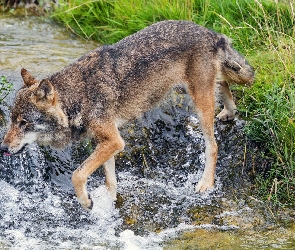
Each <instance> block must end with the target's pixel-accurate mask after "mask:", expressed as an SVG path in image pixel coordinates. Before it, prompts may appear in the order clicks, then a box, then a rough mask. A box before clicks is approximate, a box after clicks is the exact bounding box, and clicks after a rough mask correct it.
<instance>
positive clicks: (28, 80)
mask: <svg viewBox="0 0 295 250" xmlns="http://www.w3.org/2000/svg"><path fill="white" fill-rule="evenodd" d="M20 73H21V75H22V78H23V80H24V84H25V86H26V87H30V86H31V85H33V84H35V83H37V82H38V80H37V79H35V78H34V77H33V76H32V75H31V74H30V73H29V72H28V71H27V70H26V69H24V68H22V69H21V72H20Z"/></svg>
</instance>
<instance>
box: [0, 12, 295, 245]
mask: <svg viewBox="0 0 295 250" xmlns="http://www.w3.org/2000/svg"><path fill="white" fill-rule="evenodd" d="M0 19H1V27H0V50H1V54H0V64H1V69H0V73H1V74H3V75H6V76H8V77H9V79H10V80H11V81H13V82H14V83H16V86H15V88H16V89H17V88H19V87H20V85H21V80H20V79H21V78H20V74H19V71H20V68H21V67H26V68H27V69H28V70H30V71H31V72H32V73H33V74H35V75H36V76H37V77H40V76H44V75H47V74H50V73H52V72H54V71H56V70H59V69H61V68H62V67H63V66H65V65H67V64H68V63H70V62H72V61H73V60H74V59H75V58H77V57H79V56H81V55H82V54H84V53H85V52H86V51H88V50H91V49H93V48H94V47H95V44H91V43H89V42H87V43H86V42H83V41H81V40H77V39H75V38H73V37H71V36H70V35H69V34H68V33H67V32H66V31H65V30H64V29H60V28H57V27H55V26H53V25H52V24H51V23H50V22H47V21H45V22H43V21H41V20H40V19H37V18H31V17H30V18H20V19H18V18H10V17H7V16H0ZM12 96H13V94H12V95H11V97H12ZM11 101H12V100H11V98H10V99H8V104H10V103H11ZM4 111H5V112H6V115H7V107H6V108H5V107H4ZM243 125H244V122H243V121H240V120H236V121H233V122H232V123H221V122H217V123H216V131H217V132H216V138H217V140H218V143H219V160H218V164H217V175H216V179H217V182H216V187H215V189H214V190H213V191H211V192H210V193H205V194H196V193H195V192H194V186H195V184H196V183H197V182H198V180H199V178H200V177H201V173H202V169H203V167H204V144H203V138H202V135H201V134H200V130H199V128H198V119H197V117H196V116H195V115H194V114H193V108H192V105H191V101H190V99H189V98H188V96H187V95H185V94H175V93H174V94H173V95H172V100H169V101H167V102H166V103H165V104H163V105H162V106H161V107H159V108H156V109H155V110H153V111H152V112H148V113H146V114H145V116H144V117H143V118H142V119H139V120H136V121H133V122H132V123H129V124H128V125H127V126H125V127H124V128H123V129H122V136H123V138H124V139H125V141H126V149H125V151H124V152H122V153H121V154H120V155H119V156H118V157H117V159H116V160H117V170H116V172H117V176H118V201H117V202H116V204H114V203H113V202H112V201H111V199H110V197H109V195H108V192H107V190H106V189H105V188H104V186H103V184H104V174H103V171H102V169H99V170H98V171H96V173H95V174H93V175H92V176H91V177H90V179H89V181H88V189H89V190H91V196H92V197H93V199H94V208H93V211H92V212H91V213H88V212H86V211H84V210H83V209H82V208H81V206H80V205H79V204H78V202H77V201H76V198H75V195H74V192H73V187H72V184H71V173H72V171H73V170H74V169H75V168H76V167H77V166H78V165H79V164H81V162H82V161H83V160H84V159H85V158H86V157H87V156H88V155H89V153H90V152H91V150H92V149H91V144H90V143H89V142H82V143H80V144H76V145H73V146H72V147H69V148H67V149H66V150H64V151H62V152H58V151H55V150H52V149H50V148H46V147H45V148H40V147H37V146H36V145H31V146H30V147H29V148H28V149H27V150H26V151H25V152H23V153H21V154H20V155H16V156H13V157H7V156H0V197H1V198H0V248H1V247H2V245H3V246H7V247H10V248H11V249H127V250H129V249H153V250H154V249H162V248H163V246H164V245H165V242H166V241H168V240H169V239H173V238H175V237H176V236H177V235H178V234H179V233H180V232H182V231H189V232H187V233H186V234H184V235H183V236H181V237H182V238H180V239H179V240H180V241H181V242H182V243H181V244H184V243H186V244H188V247H190V248H192V249H193V248H194V247H195V246H197V247H195V249H208V247H210V244H209V243H208V242H209V241H211V240H212V237H213V238H214V237H216V239H218V240H216V241H214V242H215V243H216V244H217V243H218V244H219V246H220V249H224V248H222V246H223V245H224V246H227V247H228V246H229V245H228V239H231V238H230V237H231V236H233V239H234V240H232V241H231V243H232V244H236V245H234V246H233V245H231V249H241V248H245V249H247V248H249V247H247V246H250V247H253V246H255V244H254V243H253V244H252V243H251V244H250V243H247V242H249V241H247V239H249V234H250V233H249V232H252V231H245V233H244V232H243V231H242V235H239V232H240V231H239V230H238V229H239V228H242V229H245V230H247V229H251V230H252V228H254V227H259V226H260V227H264V225H271V223H269V222H268V219H267V218H265V217H264V216H262V214H259V212H258V210H257V209H256V208H255V205H252V206H251V203H249V204H248V203H246V202H245V200H244V196H243V195H241V194H240V193H239V196H240V197H234V195H233V194H236V193H234V192H235V191H234V192H233V191H232V190H235V189H240V188H241V187H242V183H244V184H247V183H248V179H247V178H248V177H247V176H246V175H244V176H242V174H241V172H242V171H241V166H242V165H243V162H244V145H245V139H244V136H243V134H242V133H241V132H240V131H241V128H242V127H243ZM5 129H6V128H4V127H2V130H1V135H2V136H3V135H4V130H5ZM243 178H244V179H243ZM241 192H242V191H241ZM246 196H249V195H248V194H247V193H246ZM254 204H255V203H254ZM200 228H206V230H204V229H200ZM194 229H197V231H196V234H194V233H192V232H190V231H192V230H194ZM208 229H211V230H213V231H210V230H208ZM189 233H191V234H189ZM198 235H201V236H202V237H201V236H200V237H198ZM235 235H239V236H235ZM288 235H293V236H294V234H293V233H292V231H288ZM237 237H239V238H241V240H240V241H238V240H236V239H237ZM253 237H254V240H253V242H255V240H256V239H257V240H260V239H261V238H259V237H256V238H255V236H253ZM286 238H287V237H286ZM195 239H198V241H196V240H195ZM282 239H283V238H282ZM234 242H235V243H234ZM190 243H192V244H190ZM181 244H179V241H172V242H171V243H170V242H169V244H168V243H167V248H168V249H181V247H182V246H184V245H181ZM222 244H223V245H222ZM288 244H289V243H288ZM288 244H287V243H286V241H284V240H282V241H278V242H277V243H276V246H277V247H278V248H280V247H281V248H283V247H284V246H289V245H288ZM257 245H258V244H257ZM268 246H269V245H268ZM293 246H294V243H293ZM258 247H261V249H262V248H263V247H264V245H263V244H260V245H258ZM286 249H288V248H286ZM289 249H291V248H289Z"/></svg>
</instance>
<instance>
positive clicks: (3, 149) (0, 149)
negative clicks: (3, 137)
mask: <svg viewBox="0 0 295 250" xmlns="http://www.w3.org/2000/svg"><path fill="white" fill-rule="evenodd" d="M0 153H1V154H4V155H7V156H10V155H11V153H10V152H9V149H8V147H7V146H6V145H1V146H0Z"/></svg>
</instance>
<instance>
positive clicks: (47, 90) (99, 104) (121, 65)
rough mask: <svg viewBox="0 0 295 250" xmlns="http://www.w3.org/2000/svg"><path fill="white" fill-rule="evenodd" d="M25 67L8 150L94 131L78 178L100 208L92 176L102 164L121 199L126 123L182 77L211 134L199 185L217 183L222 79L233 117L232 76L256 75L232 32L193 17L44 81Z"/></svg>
mask: <svg viewBox="0 0 295 250" xmlns="http://www.w3.org/2000/svg"><path fill="white" fill-rule="evenodd" d="M21 74H22V77H23V80H24V86H23V87H22V88H21V89H20V90H19V92H18V93H17V96H16V99H15V103H14V106H13V108H12V110H11V126H10V129H9V130H8V132H7V134H6V136H5V138H4V140H3V142H2V146H1V147H2V150H4V151H7V152H10V153H12V154H14V153H17V152H19V151H20V150H21V149H22V148H23V147H24V146H25V145H26V144H28V143H32V142H34V141H36V142H37V143H38V144H49V145H52V146H54V147H56V148H63V147H65V146H66V145H67V144H69V143H70V142H71V141H73V140H78V139H80V138H82V137H83V136H86V137H88V138H93V139H94V140H95V141H96V142H97V146H96V148H95V150H94V152H93V153H92V154H91V155H90V156H89V157H88V158H87V159H86V160H85V161H84V162H83V163H82V164H81V166H80V167H79V168H78V169H77V170H76V171H75V172H74V173H73V177H72V181H73V185H74V188H75V191H76V195H77V198H78V200H79V202H80V203H81V204H82V206H83V207H84V208H85V209H91V207H92V201H91V199H90V197H89V196H88V194H87V191H86V182H87V178H88V177H89V175H91V174H92V173H93V172H94V171H95V170H96V169H97V168H98V167H99V166H101V165H104V168H105V173H106V186H107V188H108V189H109V190H110V192H111V194H112V196H113V197H114V199H115V198H116V186H117V182H116V176H115V161H114V156H115V155H116V154H117V153H118V152H120V151H121V150H123V148H124V141H123V140H122V138H121V137H120V134H119V131H118V127H119V126H120V125H122V123H124V122H125V121H128V120H130V119H133V118H135V117H138V116H139V115H141V114H142V113H143V112H144V111H146V110H148V109H150V108H152V107H154V106H155V105H156V104H157V103H158V102H159V101H161V100H162V99H163V98H164V97H165V96H166V94H167V93H168V92H169V90H170V89H171V88H172V87H173V86H175V85H178V84H179V83H182V84H185V85H186V86H187V90H188V92H189V94H190V96H191V98H192V100H193V101H194V103H195V106H196V110H197V114H198V116H199V119H200V125H201V128H202V131H203V134H204V139H205V146H206V149H205V154H206V164H205V170H204V173H203V176H202V178H201V180H200V182H199V183H198V185H197V186H196V191H205V190H207V189H209V188H212V187H213V185H214V173H215V165H216V158H217V145H216V142H215V138H214V131H213V123H214V104H215V89H216V85H219V87H220V95H221V99H222V100H223V102H224V109H223V111H222V112H221V113H220V114H219V115H218V117H219V118H220V119H222V120H229V119H233V118H234V114H235V104H234V102H233V100H232V95H231V93H230V90H229V85H228V83H231V82H236V83H240V84H247V83H251V82H252V81H253V76H254V73H253V70H252V68H251V66H250V65H249V64H248V63H247V62H246V60H245V59H244V57H243V56H241V55H240V54H239V53H238V52H237V51H235V50H234V49H233V48H232V47H231V45H230V41H229V39H228V38H227V37H226V36H225V35H222V34H217V33H215V32H213V31H210V30H208V29H206V28H204V27H201V26H198V25H196V24H194V23H192V22H188V21H163V22H159V23H156V24H154V25H151V26H149V27H147V28H145V29H143V30H141V31H139V32H137V33H135V34H133V35H131V36H129V37H126V38H125V39H123V40H121V41H119V42H118V43H115V44H113V45H110V46H102V47H99V48H98V49H96V50H94V51H91V52H90V53H88V54H86V55H84V56H83V57H81V58H80V59H79V60H78V61H77V62H75V63H73V64H71V65H69V66H68V67H66V68H64V69H63V70H61V71H59V72H57V73H55V74H53V75H51V76H49V77H47V78H46V79H43V80H42V81H40V82H39V81H38V80H36V79H35V78H34V77H33V76H31V75H30V74H29V73H28V72H27V70H25V69H22V71H21ZM217 78H218V79H221V80H220V81H217ZM216 83H218V84H216Z"/></svg>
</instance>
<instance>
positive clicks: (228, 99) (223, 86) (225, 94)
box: [217, 81, 237, 121]
mask: <svg viewBox="0 0 295 250" xmlns="http://www.w3.org/2000/svg"><path fill="white" fill-rule="evenodd" d="M217 84H218V90H219V95H220V98H221V100H222V102H223V105H224V107H223V110H222V111H221V112H220V113H219V114H218V115H217V118H218V119H219V120H222V121H231V120H233V119H234V118H235V114H236V112H237V107H236V105H235V103H234V100H233V96H232V94H231V92H230V88H229V84H228V83H227V82H226V81H217Z"/></svg>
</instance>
